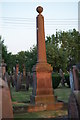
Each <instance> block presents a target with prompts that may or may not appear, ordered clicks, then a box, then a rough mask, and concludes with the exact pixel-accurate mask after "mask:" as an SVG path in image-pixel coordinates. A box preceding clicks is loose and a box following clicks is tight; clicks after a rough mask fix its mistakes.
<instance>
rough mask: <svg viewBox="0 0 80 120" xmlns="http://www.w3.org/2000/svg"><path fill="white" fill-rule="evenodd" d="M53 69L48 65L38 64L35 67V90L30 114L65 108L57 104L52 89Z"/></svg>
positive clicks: (61, 104) (29, 109)
mask: <svg viewBox="0 0 80 120" xmlns="http://www.w3.org/2000/svg"><path fill="white" fill-rule="evenodd" d="M52 70H53V69H52V67H51V65H50V64H48V63H37V64H36V66H33V90H32V95H31V97H30V103H31V104H30V105H29V107H28V112H36V111H44V110H58V109H61V108H62V107H63V103H62V102H57V99H56V97H55V96H54V91H53V88H52Z"/></svg>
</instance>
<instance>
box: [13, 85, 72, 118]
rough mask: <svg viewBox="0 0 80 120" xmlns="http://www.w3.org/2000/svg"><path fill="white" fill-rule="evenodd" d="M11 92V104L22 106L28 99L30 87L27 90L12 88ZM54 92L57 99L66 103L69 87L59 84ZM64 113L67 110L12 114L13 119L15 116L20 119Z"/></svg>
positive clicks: (56, 115) (51, 116) (49, 116)
mask: <svg viewBox="0 0 80 120" xmlns="http://www.w3.org/2000/svg"><path fill="white" fill-rule="evenodd" d="M11 92H12V101H13V106H24V105H27V104H28V102H29V101H30V95H31V94H32V88H30V89H29V91H19V92H15V89H12V90H11ZM54 94H55V95H56V96H57V99H58V100H60V101H64V102H66V103H68V98H69V95H70V88H68V87H61V86H59V87H58V88H57V89H54ZM15 103H16V104H15ZM64 115H67V110H58V111H43V112H33V113H20V114H19V113H18V114H14V118H15V120H16V118H22V119H23V118H54V117H59V116H64ZM20 120H21V119H20Z"/></svg>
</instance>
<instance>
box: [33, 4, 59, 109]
mask: <svg viewBox="0 0 80 120" xmlns="http://www.w3.org/2000/svg"><path fill="white" fill-rule="evenodd" d="M36 10H37V12H38V13H39V15H38V16H37V18H36V21H37V64H36V65H35V66H33V91H32V96H31V103H32V104H35V105H47V107H46V109H50V110H51V109H57V108H59V107H61V106H59V104H58V105H56V99H55V96H54V92H53V88H52V70H53V69H52V67H51V65H50V64H48V63H47V59H46V46H45V33H44V17H43V15H42V14H41V13H42V11H43V8H42V7H41V6H39V7H37V9H36ZM54 104H55V105H54ZM48 105H49V106H48Z"/></svg>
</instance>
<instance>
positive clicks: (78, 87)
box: [73, 66, 80, 91]
mask: <svg viewBox="0 0 80 120" xmlns="http://www.w3.org/2000/svg"><path fill="white" fill-rule="evenodd" d="M73 79H74V90H79V91H80V83H79V73H78V69H77V67H76V66H73Z"/></svg>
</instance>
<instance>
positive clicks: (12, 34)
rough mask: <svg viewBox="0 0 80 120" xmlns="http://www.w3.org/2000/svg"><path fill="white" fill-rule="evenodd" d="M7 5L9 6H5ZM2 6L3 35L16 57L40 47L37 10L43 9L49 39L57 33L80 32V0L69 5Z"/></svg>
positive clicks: (21, 3) (31, 3) (0, 29)
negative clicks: (79, 2) (40, 7)
mask: <svg viewBox="0 0 80 120" xmlns="http://www.w3.org/2000/svg"><path fill="white" fill-rule="evenodd" d="M5 1H6V2H5ZM16 1H17V2H15V0H14V2H10V1H9V0H3V2H0V11H1V13H0V35H2V37H3V39H4V43H5V45H7V48H8V51H9V52H12V53H13V54H15V53H17V52H19V51H22V50H23V51H26V50H29V49H30V47H32V46H33V45H36V16H37V15H38V13H37V12H36V7H37V6H42V7H43V9H44V10H43V12H42V14H43V16H44V22H45V23H44V24H45V37H46V36H47V35H52V34H53V33H54V34H55V32H56V30H57V31H59V30H62V31H63V30H65V31H66V30H69V29H73V28H75V29H76V30H78V0H74V2H73V1H72V0H69V1H67V0H65V1H67V2H63V1H61V2H59V1H58V0H57V2H55V1H54V0H53V2H51V1H50V0H49V1H50V2H49V1H47V2H45V1H44V2H40V1H38V0H35V2H33V1H31V2H28V1H27V2H25V0H23V2H21V1H20V0H16Z"/></svg>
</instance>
